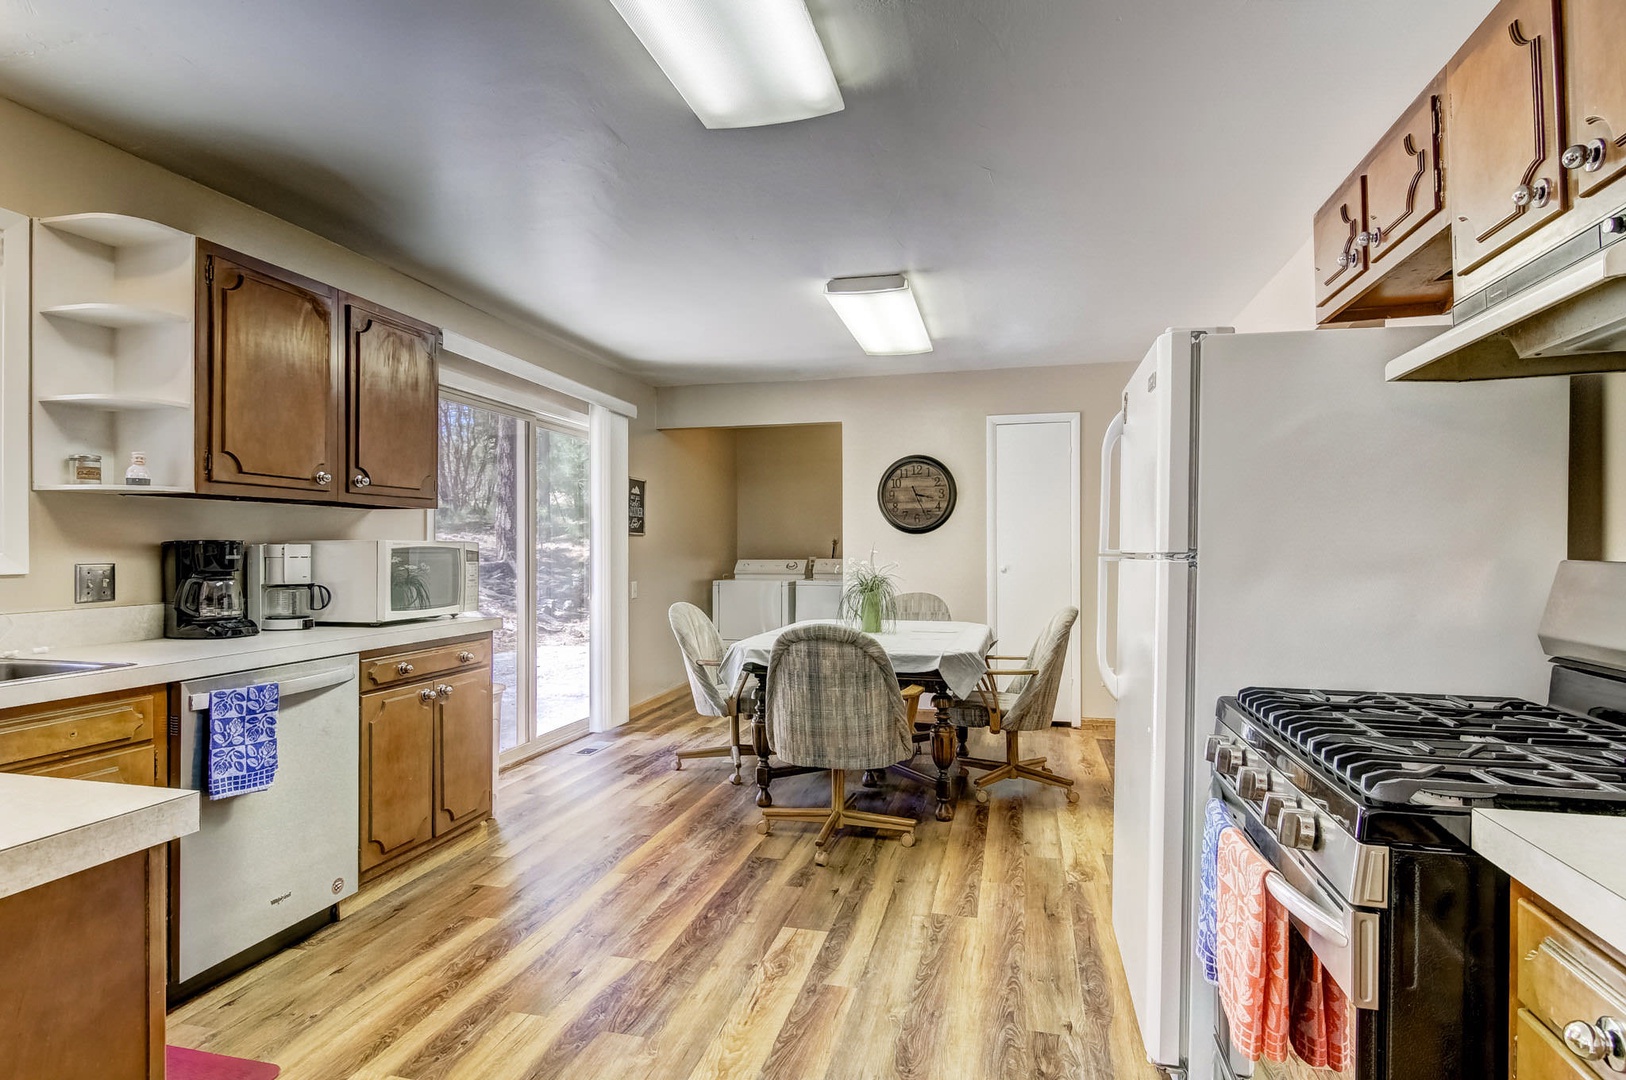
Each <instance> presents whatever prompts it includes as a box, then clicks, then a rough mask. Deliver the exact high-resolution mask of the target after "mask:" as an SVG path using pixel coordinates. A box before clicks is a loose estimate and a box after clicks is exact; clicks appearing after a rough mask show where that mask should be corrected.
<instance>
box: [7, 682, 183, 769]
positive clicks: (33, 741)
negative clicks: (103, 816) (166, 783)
mask: <svg viewBox="0 0 1626 1080" xmlns="http://www.w3.org/2000/svg"><path fill="white" fill-rule="evenodd" d="M167 702H168V694H167V691H166V690H165V688H163V687H148V688H145V689H141V690H120V691H117V692H115V693H110V694H97V695H94V696H92V697H83V698H75V699H72V700H70V701H53V702H47V703H44V704H40V705H26V706H22V707H20V708H16V709H7V710H5V711H4V712H0V771H4V772H19V773H33V774H35V775H39V776H64V777H76V778H79V779H82V780H106V781H113V782H116V783H123V784H143V785H148V786H151V785H155V784H158V783H159V782H160V779H161V778H163V777H165V776H167V775H168V772H169V769H168V763H167V761H166V748H167V741H166V740H165V739H163V738H156V739H155V738H154V733H156V732H161V731H162V730H163V727H164V724H163V721H164V715H165V708H166V705H167Z"/></svg>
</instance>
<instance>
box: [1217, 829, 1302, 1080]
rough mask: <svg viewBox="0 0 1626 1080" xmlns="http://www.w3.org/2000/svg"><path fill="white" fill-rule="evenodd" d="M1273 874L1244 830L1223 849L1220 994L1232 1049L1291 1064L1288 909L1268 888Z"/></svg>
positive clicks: (1232, 833)
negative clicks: (1229, 1026) (1289, 1052)
mask: <svg viewBox="0 0 1626 1080" xmlns="http://www.w3.org/2000/svg"><path fill="white" fill-rule="evenodd" d="M1272 872H1273V871H1272V870H1271V868H1270V863H1268V862H1266V861H1265V858H1264V856H1263V855H1260V854H1259V853H1258V852H1257V851H1255V850H1254V849H1253V845H1252V844H1250V843H1248V839H1247V837H1246V836H1244V835H1243V834H1242V830H1240V829H1236V828H1230V829H1226V830H1225V831H1224V833H1222V834H1221V835H1220V846H1219V903H1218V919H1217V920H1216V921H1217V923H1218V929H1219V993H1220V1004H1221V1005H1223V1006H1224V1008H1225V1016H1226V1019H1228V1020H1229V1021H1230V1023H1231V1045H1232V1046H1233V1047H1234V1048H1235V1049H1236V1051H1237V1052H1238V1053H1239V1054H1241V1055H1242V1056H1243V1057H1245V1058H1247V1059H1248V1060H1249V1061H1258V1060H1259V1059H1260V1058H1261V1057H1264V1058H1267V1059H1268V1060H1270V1061H1286V1060H1287V1042H1288V1037H1287V1036H1288V985H1287V934H1288V923H1287V911H1286V909H1284V908H1283V907H1282V906H1281V904H1279V903H1277V902H1276V900H1275V899H1274V898H1272V897H1271V895H1270V892H1269V891H1268V890H1267V889H1266V888H1265V878H1266V877H1267V876H1268V875H1270V874H1271V873H1272Z"/></svg>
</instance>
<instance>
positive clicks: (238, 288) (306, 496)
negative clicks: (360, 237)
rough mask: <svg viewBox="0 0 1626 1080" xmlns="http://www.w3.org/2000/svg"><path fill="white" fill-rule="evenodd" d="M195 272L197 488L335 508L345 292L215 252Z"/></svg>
mask: <svg viewBox="0 0 1626 1080" xmlns="http://www.w3.org/2000/svg"><path fill="white" fill-rule="evenodd" d="M198 266H199V283H198V349H197V383H198V393H197V399H198V451H199V452H198V474H199V475H198V490H199V491H200V492H203V493H206V494H224V495H262V496H269V497H272V498H290V497H293V498H299V499H301V500H312V499H314V500H317V501H330V500H332V499H333V498H334V497H335V495H336V493H337V492H338V489H339V485H338V484H336V483H335V482H334V481H335V480H336V479H337V471H338V469H339V468H340V466H341V463H342V455H343V441H342V439H341V437H340V435H341V432H340V428H339V419H340V416H339V401H340V395H341V394H342V393H343V381H342V378H343V369H342V368H341V366H340V355H339V350H338V348H337V342H336V341H335V334H336V332H337V318H336V316H337V301H338V294H337V293H336V291H335V290H333V289H332V288H330V287H328V286H326V285H323V284H321V283H320V282H317V281H312V280H310V279H309V278H304V277H300V276H299V275H297V274H292V273H289V272H288V271H286V270H282V269H280V268H278V267H275V266H271V265H270V264H268V263H263V262H260V261H259V260H257V259H252V258H249V257H248V256H246V255H241V254H238V253H237V252H233V251H228V250H226V249H225V248H220V247H216V246H215V245H213V244H208V243H200V244H199V252H198Z"/></svg>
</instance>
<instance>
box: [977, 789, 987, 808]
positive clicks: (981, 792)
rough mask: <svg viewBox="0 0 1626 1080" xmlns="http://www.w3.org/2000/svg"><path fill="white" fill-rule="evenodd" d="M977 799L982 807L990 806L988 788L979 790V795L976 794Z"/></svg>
mask: <svg viewBox="0 0 1626 1080" xmlns="http://www.w3.org/2000/svg"><path fill="white" fill-rule="evenodd" d="M975 797H976V800H977V801H978V802H979V803H981V804H982V805H984V806H987V805H988V789H987V788H978V789H977V794H976V796H975Z"/></svg>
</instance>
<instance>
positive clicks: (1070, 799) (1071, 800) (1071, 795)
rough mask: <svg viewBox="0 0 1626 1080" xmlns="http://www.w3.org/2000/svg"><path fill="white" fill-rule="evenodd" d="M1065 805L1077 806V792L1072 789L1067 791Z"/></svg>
mask: <svg viewBox="0 0 1626 1080" xmlns="http://www.w3.org/2000/svg"><path fill="white" fill-rule="evenodd" d="M1067 804H1068V805H1069V806H1076V805H1078V792H1076V791H1074V790H1073V789H1072V788H1068V789H1067Z"/></svg>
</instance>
